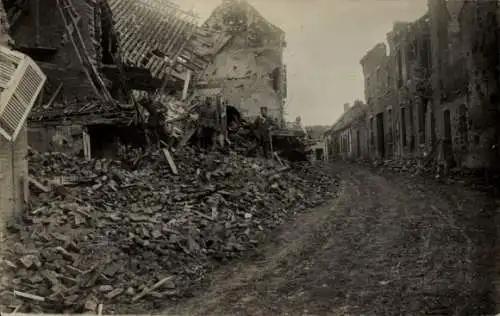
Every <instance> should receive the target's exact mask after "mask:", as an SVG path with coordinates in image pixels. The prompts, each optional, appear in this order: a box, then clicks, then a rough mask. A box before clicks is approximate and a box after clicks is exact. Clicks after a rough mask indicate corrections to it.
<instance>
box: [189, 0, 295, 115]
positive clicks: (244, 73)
mask: <svg viewBox="0 0 500 316" xmlns="http://www.w3.org/2000/svg"><path fill="white" fill-rule="evenodd" d="M204 26H205V27H207V28H211V29H215V30H219V31H220V30H225V31H227V32H228V33H229V34H231V39H230V40H229V41H228V43H227V45H226V46H224V47H223V48H222V49H221V50H220V52H219V53H218V54H217V56H216V57H215V58H214V60H213V62H212V63H211V64H210V65H209V66H208V67H207V68H206V70H205V72H204V74H203V75H202V76H201V77H200V82H199V83H198V87H199V88H214V87H216V88H221V89H222V95H223V96H224V98H225V99H226V100H228V104H229V105H232V106H234V107H235V108H236V109H238V110H239V111H240V112H241V114H242V116H243V117H247V118H253V117H256V116H258V115H259V111H260V107H261V106H267V107H268V110H269V114H270V115H271V116H273V117H274V118H276V119H278V121H279V122H280V124H282V125H283V124H284V109H283V107H284V104H285V100H286V95H287V91H286V66H285V65H284V63H283V50H284V47H285V45H286V43H285V33H284V32H283V30H281V29H279V28H278V27H276V26H274V25H273V24H271V23H270V22H268V21H266V20H265V19H264V18H263V17H262V16H261V15H260V13H259V12H258V11H257V10H256V9H255V8H254V7H253V6H251V5H250V4H249V3H248V2H246V1H242V0H232V1H224V2H223V3H222V4H221V5H220V6H218V7H217V8H216V9H215V10H214V11H213V13H212V15H211V16H210V17H209V18H208V20H207V21H206V22H205V25H204Z"/></svg>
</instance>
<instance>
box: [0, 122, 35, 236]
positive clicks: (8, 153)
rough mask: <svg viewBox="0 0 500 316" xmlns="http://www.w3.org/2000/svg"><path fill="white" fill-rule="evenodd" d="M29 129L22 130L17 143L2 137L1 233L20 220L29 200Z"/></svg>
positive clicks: (0, 149) (0, 173)
mask: <svg viewBox="0 0 500 316" xmlns="http://www.w3.org/2000/svg"><path fill="white" fill-rule="evenodd" d="M27 155H28V140H27V127H26V126H25V127H24V128H22V129H21V132H20V133H19V135H18V137H17V139H16V141H15V142H13V143H11V142H8V141H6V140H5V139H4V138H3V137H0V214H1V217H2V220H0V226H2V227H0V232H3V231H4V229H5V227H4V225H5V224H6V223H8V222H10V221H12V220H15V219H18V218H19V216H20V215H21V214H22V212H23V210H24V206H25V203H24V202H25V201H27V200H28V195H29V190H28V185H29V183H28V161H27Z"/></svg>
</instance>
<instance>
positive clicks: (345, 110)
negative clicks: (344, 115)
mask: <svg viewBox="0 0 500 316" xmlns="http://www.w3.org/2000/svg"><path fill="white" fill-rule="evenodd" d="M347 110H349V103H344V112H347Z"/></svg>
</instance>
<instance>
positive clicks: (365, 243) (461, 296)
mask: <svg viewBox="0 0 500 316" xmlns="http://www.w3.org/2000/svg"><path fill="white" fill-rule="evenodd" d="M328 172H332V173H338V174H340V176H341V178H342V179H343V182H342V191H341V194H340V198H339V199H337V200H335V201H332V202H331V203H330V204H329V205H327V206H322V207H318V208H316V209H313V210H311V211H310V212H309V213H306V214H303V215H301V216H300V217H299V218H298V219H296V220H295V221H294V222H293V223H290V224H289V225H286V226H284V227H283V229H282V231H281V232H280V233H279V234H278V235H277V236H276V238H275V239H274V240H273V241H272V242H271V243H270V244H268V245H267V246H266V248H265V249H262V252H261V253H260V256H259V257H258V258H253V259H252V260H247V261H246V262H242V263H240V264H239V265H238V266H234V265H233V266H232V267H233V268H231V269H228V268H224V269H222V270H221V271H219V272H217V273H216V276H215V277H213V278H212V281H211V284H209V285H207V288H205V289H203V290H202V291H200V293H201V294H200V295H199V296H198V297H195V298H193V299H191V300H189V301H188V302H183V303H180V304H179V306H175V307H172V308H171V309H170V310H168V311H166V312H167V313H173V314H183V315H487V314H491V313H492V312H493V311H494V309H495V308H494V301H495V298H494V295H493V293H494V288H493V287H494V285H493V283H494V282H493V280H494V276H495V275H497V274H498V273H497V271H496V270H495V267H494V266H493V265H492V263H493V262H494V261H495V259H496V260H498V259H497V258H496V251H495V249H496V247H495V240H496V235H497V233H496V226H497V225H496V216H495V214H496V207H497V206H496V203H495V201H494V200H493V199H491V198H488V197H486V196H485V194H483V193H480V192H475V191H471V190H468V189H465V188H463V187H460V186H458V185H453V186H445V185H441V184H438V183H436V182H434V181H426V180H423V179H419V178H411V177H407V176H403V175H395V174H389V173H385V174H382V173H378V172H377V171H374V170H369V169H365V168H363V167H359V166H355V165H348V164H344V163H336V165H335V166H333V167H330V168H329V169H328Z"/></svg>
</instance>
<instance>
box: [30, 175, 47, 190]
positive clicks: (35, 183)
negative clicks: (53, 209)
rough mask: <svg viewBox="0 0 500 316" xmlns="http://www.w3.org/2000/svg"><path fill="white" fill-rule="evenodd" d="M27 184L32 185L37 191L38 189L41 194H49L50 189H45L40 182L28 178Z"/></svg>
mask: <svg viewBox="0 0 500 316" xmlns="http://www.w3.org/2000/svg"><path fill="white" fill-rule="evenodd" d="M28 183H31V184H33V185H34V186H35V187H37V188H38V189H40V191H42V192H45V193H47V192H50V189H49V188H47V187H46V186H44V185H43V184H41V183H40V182H38V181H37V180H35V179H34V178H32V177H30V176H28Z"/></svg>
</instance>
